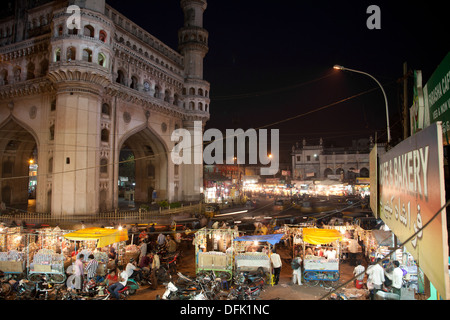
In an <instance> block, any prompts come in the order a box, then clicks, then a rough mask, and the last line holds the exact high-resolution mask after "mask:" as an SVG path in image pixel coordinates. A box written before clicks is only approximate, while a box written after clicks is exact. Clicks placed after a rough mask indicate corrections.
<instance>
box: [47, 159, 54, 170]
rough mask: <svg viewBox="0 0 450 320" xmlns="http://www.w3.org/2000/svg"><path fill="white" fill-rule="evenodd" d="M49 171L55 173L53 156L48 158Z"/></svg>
mask: <svg viewBox="0 0 450 320" xmlns="http://www.w3.org/2000/svg"><path fill="white" fill-rule="evenodd" d="M48 173H53V158H50V159H48Z"/></svg>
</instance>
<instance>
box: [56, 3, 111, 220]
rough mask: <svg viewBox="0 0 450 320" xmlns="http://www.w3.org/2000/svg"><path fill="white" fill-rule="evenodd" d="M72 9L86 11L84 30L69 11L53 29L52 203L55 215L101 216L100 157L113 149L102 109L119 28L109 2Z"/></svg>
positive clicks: (58, 16)
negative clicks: (106, 12) (108, 14)
mask: <svg viewBox="0 0 450 320" xmlns="http://www.w3.org/2000/svg"><path fill="white" fill-rule="evenodd" d="M69 4H74V5H77V6H78V7H79V8H80V12H79V14H80V20H79V25H77V27H76V28H73V27H72V26H71V24H70V23H69V24H68V23H67V22H68V20H69V19H70V20H72V19H71V18H72V17H73V14H74V13H73V12H71V13H68V12H66V9H67V8H63V9H62V10H58V11H55V12H54V17H53V20H52V25H51V30H52V31H51V32H52V38H51V49H50V57H49V61H50V65H49V73H48V77H49V79H50V80H51V81H52V83H53V86H54V88H55V91H56V99H55V101H54V109H53V111H52V113H53V114H51V117H50V122H49V128H50V129H49V130H50V136H51V137H50V141H49V147H50V148H51V149H52V150H51V151H52V153H53V159H52V162H53V163H52V167H53V170H52V172H50V173H49V174H50V175H49V177H50V179H49V182H50V181H51V186H49V191H50V190H51V191H50V192H51V194H49V198H50V201H51V211H52V214H53V215H55V216H58V215H61V216H64V215H77V214H95V213H97V212H98V211H99V197H98V194H99V193H100V191H101V190H100V188H102V185H101V183H100V178H99V177H100V171H99V170H100V166H99V165H100V154H109V153H111V150H112V145H111V141H112V139H111V137H112V132H111V128H110V124H109V123H108V122H106V121H104V120H103V119H102V117H101V115H102V109H101V108H102V97H103V96H104V94H105V92H104V90H105V87H106V86H107V85H108V84H109V83H111V81H112V79H111V77H112V76H111V63H112V58H113V48H112V41H111V39H112V38H113V35H114V25H113V23H112V22H111V21H110V20H109V19H108V17H106V16H105V15H104V14H103V12H104V6H105V2H104V1H98V0H84V1H69ZM75 21H76V20H75ZM105 183H108V182H103V184H105ZM109 183H111V184H112V183H113V181H109ZM103 187H104V188H107V187H108V186H103ZM109 188H110V189H112V188H111V186H109Z"/></svg>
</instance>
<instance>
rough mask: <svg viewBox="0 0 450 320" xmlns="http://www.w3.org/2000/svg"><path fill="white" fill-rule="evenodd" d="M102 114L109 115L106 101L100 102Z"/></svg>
mask: <svg viewBox="0 0 450 320" xmlns="http://www.w3.org/2000/svg"><path fill="white" fill-rule="evenodd" d="M102 114H104V115H107V116H109V115H111V109H110V108H109V104H107V103H104V104H102Z"/></svg>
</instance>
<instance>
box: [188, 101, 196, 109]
mask: <svg viewBox="0 0 450 320" xmlns="http://www.w3.org/2000/svg"><path fill="white" fill-rule="evenodd" d="M189 110H195V103H194V102H193V101H191V102H189Z"/></svg>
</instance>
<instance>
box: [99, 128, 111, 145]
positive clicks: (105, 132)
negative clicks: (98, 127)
mask: <svg viewBox="0 0 450 320" xmlns="http://www.w3.org/2000/svg"><path fill="white" fill-rule="evenodd" d="M101 140H102V142H108V141H109V131H108V129H102V132H101Z"/></svg>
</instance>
